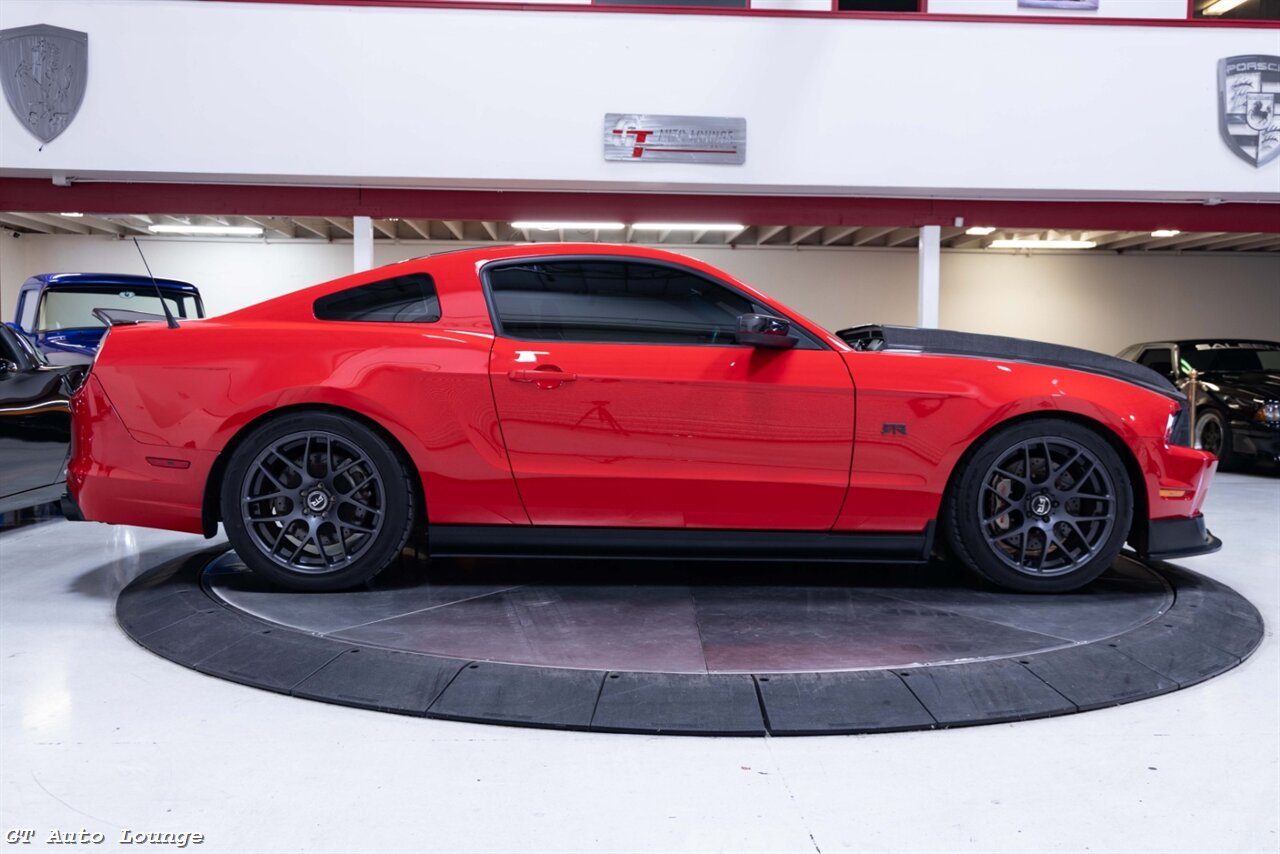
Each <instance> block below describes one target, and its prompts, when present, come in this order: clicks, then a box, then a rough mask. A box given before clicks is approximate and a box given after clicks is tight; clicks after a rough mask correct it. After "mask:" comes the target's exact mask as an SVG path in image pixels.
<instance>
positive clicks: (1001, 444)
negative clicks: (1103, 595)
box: [943, 418, 1133, 593]
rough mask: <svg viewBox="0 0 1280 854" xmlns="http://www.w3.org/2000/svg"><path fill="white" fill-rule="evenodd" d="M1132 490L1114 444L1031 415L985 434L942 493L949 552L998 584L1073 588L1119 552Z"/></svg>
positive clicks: (1033, 588) (1045, 589) (1030, 589)
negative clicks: (1030, 417)
mask: <svg viewBox="0 0 1280 854" xmlns="http://www.w3.org/2000/svg"><path fill="white" fill-rule="evenodd" d="M1132 519H1133V489H1132V486H1131V484H1130V482H1129V475H1128V473H1127V472H1126V471H1125V467H1124V464H1123V463H1122V462H1121V460H1120V457H1119V455H1118V454H1117V453H1116V451H1115V450H1114V449H1113V448H1112V447H1111V446H1110V445H1109V444H1108V443H1107V442H1106V441H1105V440H1104V439H1103V438H1102V437H1100V436H1098V435H1097V434H1096V433H1094V432H1093V431H1092V430H1090V429H1088V428H1087V427H1084V426H1082V425H1080V424H1076V423H1074V422H1071V421H1066V420H1062V419H1056V418H1054V419H1040V420H1034V421H1025V422H1021V423H1018V424H1014V425H1011V426H1009V427H1006V428H1004V429H1001V430H998V431H996V432H995V433H993V434H992V435H991V436H989V437H987V438H986V439H985V440H984V441H983V442H982V444H981V446H979V447H978V448H977V449H976V451H975V452H974V453H973V454H972V456H970V457H969V459H968V461H967V462H966V463H965V464H964V468H963V470H962V471H960V472H959V473H958V478H957V480H956V481H955V483H954V484H953V486H952V488H951V490H950V491H949V493H948V495H947V497H946V500H945V509H944V517H943V521H944V526H945V530H946V535H947V538H948V542H949V544H950V545H951V547H952V549H953V551H954V552H955V554H956V555H957V556H959V557H960V559H961V560H962V561H963V562H964V563H965V564H966V565H967V566H968V567H969V568H970V569H972V570H974V571H976V572H977V573H978V574H979V575H981V576H983V577H985V578H987V579H988V580H990V581H993V582H995V583H996V584H999V585H1000V586H1002V587H1007V588H1011V589H1013V590H1023V591H1028V592H1043V593H1053V592H1061V591H1066V590H1074V589H1076V588H1078V587H1081V586H1083V585H1085V584H1088V583H1089V582H1090V581H1092V580H1093V579H1095V578H1097V577H1098V576H1099V575H1100V574H1101V573H1102V572H1103V571H1104V570H1105V569H1106V568H1107V567H1109V566H1110V565H1111V562H1112V561H1113V560H1115V558H1116V555H1117V554H1119V552H1120V548H1121V546H1123V545H1124V541H1125V539H1126V537H1127V536H1128V532H1129V524H1130V522H1131V521H1132Z"/></svg>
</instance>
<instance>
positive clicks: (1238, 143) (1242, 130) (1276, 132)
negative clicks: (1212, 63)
mask: <svg viewBox="0 0 1280 854" xmlns="http://www.w3.org/2000/svg"><path fill="white" fill-rule="evenodd" d="M1277 101H1280V56H1265V55H1262V54H1254V55H1247V56H1228V57H1227V58H1226V59H1222V60H1219V61H1218V123H1219V127H1220V128H1221V130H1222V138H1223V140H1224V141H1225V142H1226V143H1227V147H1228V148H1230V149H1231V150H1232V151H1233V152H1235V154H1236V155H1237V156H1238V157H1240V158H1241V159H1242V160H1244V162H1246V163H1249V164H1251V165H1253V166H1262V165H1264V164H1266V163H1269V162H1270V161H1272V160H1274V159H1275V158H1276V155H1278V154H1280V118H1278V117H1277V116H1276V102H1277Z"/></svg>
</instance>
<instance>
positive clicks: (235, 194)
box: [0, 178, 1280, 232]
mask: <svg viewBox="0 0 1280 854" xmlns="http://www.w3.org/2000/svg"><path fill="white" fill-rule="evenodd" d="M0 210H8V211H30V212H44V211H49V212H55V213H56V212H60V211H80V212H82V213H102V214H111V213H169V214H214V215H217V214H223V215H240V216H244V215H247V216H273V215H274V216H355V215H364V216H372V217H375V218H381V217H422V218H427V219H462V220H503V221H511V220H518V219H534V220H554V219H573V220H608V221H621V222H637V221H664V220H665V221H679V222H689V221H693V222H741V223H746V224H752V225H770V224H782V223H785V224H788V225H897V226H917V225H928V224H937V225H951V224H952V223H953V222H954V221H955V218H956V217H964V221H965V224H966V225H995V226H1001V227H1005V228H1059V229H1089V230H1133V231H1141V230H1146V229H1156V228H1176V229H1180V230H1182V231H1224V232H1242V231H1258V232H1280V204H1248V203H1229V204H1221V205H1203V204H1190V203H1164V202H1068V201H1064V202H1045V201H999V200H990V199H892V198H851V197H844V196H774V195H770V196H750V195H713V194H701V195H676V194H667V193H574V192H515V191H508V192H503V191H498V190H415V189H388V188H378V187H301V186H262V185H246V184H153V183H123V182H122V183H113V182H79V183H74V184H72V185H71V186H69V187H58V186H55V185H54V184H53V183H52V182H51V181H48V180H44V179H37V178H0Z"/></svg>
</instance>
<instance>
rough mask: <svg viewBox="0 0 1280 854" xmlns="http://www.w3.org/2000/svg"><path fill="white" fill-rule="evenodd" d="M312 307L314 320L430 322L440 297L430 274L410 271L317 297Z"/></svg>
mask: <svg viewBox="0 0 1280 854" xmlns="http://www.w3.org/2000/svg"><path fill="white" fill-rule="evenodd" d="M312 310H313V311H314V312H315V316H316V319H317V320H357V321H367V322H371V323H432V322H434V321H437V320H439V319H440V299H439V297H437V296H436V283H435V282H434V281H432V279H431V277H430V276H428V275H427V274H426V273H411V274H409V275H407V276H397V277H396V278H394V279H386V280H384V281H381V282H373V283H371V284H368V285H360V286H359V287H355V288H348V289H347V290H345V291H338V292H337V293H333V294H329V295H327V296H323V297H320V298H319V299H318V300H316V301H315V304H314V306H313V307H312Z"/></svg>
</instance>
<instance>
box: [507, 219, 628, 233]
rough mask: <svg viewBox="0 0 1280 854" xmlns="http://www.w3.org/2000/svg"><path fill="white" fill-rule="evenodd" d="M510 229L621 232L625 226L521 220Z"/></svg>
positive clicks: (618, 223) (605, 223) (512, 224)
mask: <svg viewBox="0 0 1280 854" xmlns="http://www.w3.org/2000/svg"><path fill="white" fill-rule="evenodd" d="M511 227H512V228H519V229H525V228H528V229H531V230H533V231H560V230H562V229H563V230H564V231H621V230H622V229H624V228H626V227H627V226H626V225H625V224H624V223H621V222H532V221H528V220H522V221H520V222H513V223H511Z"/></svg>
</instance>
